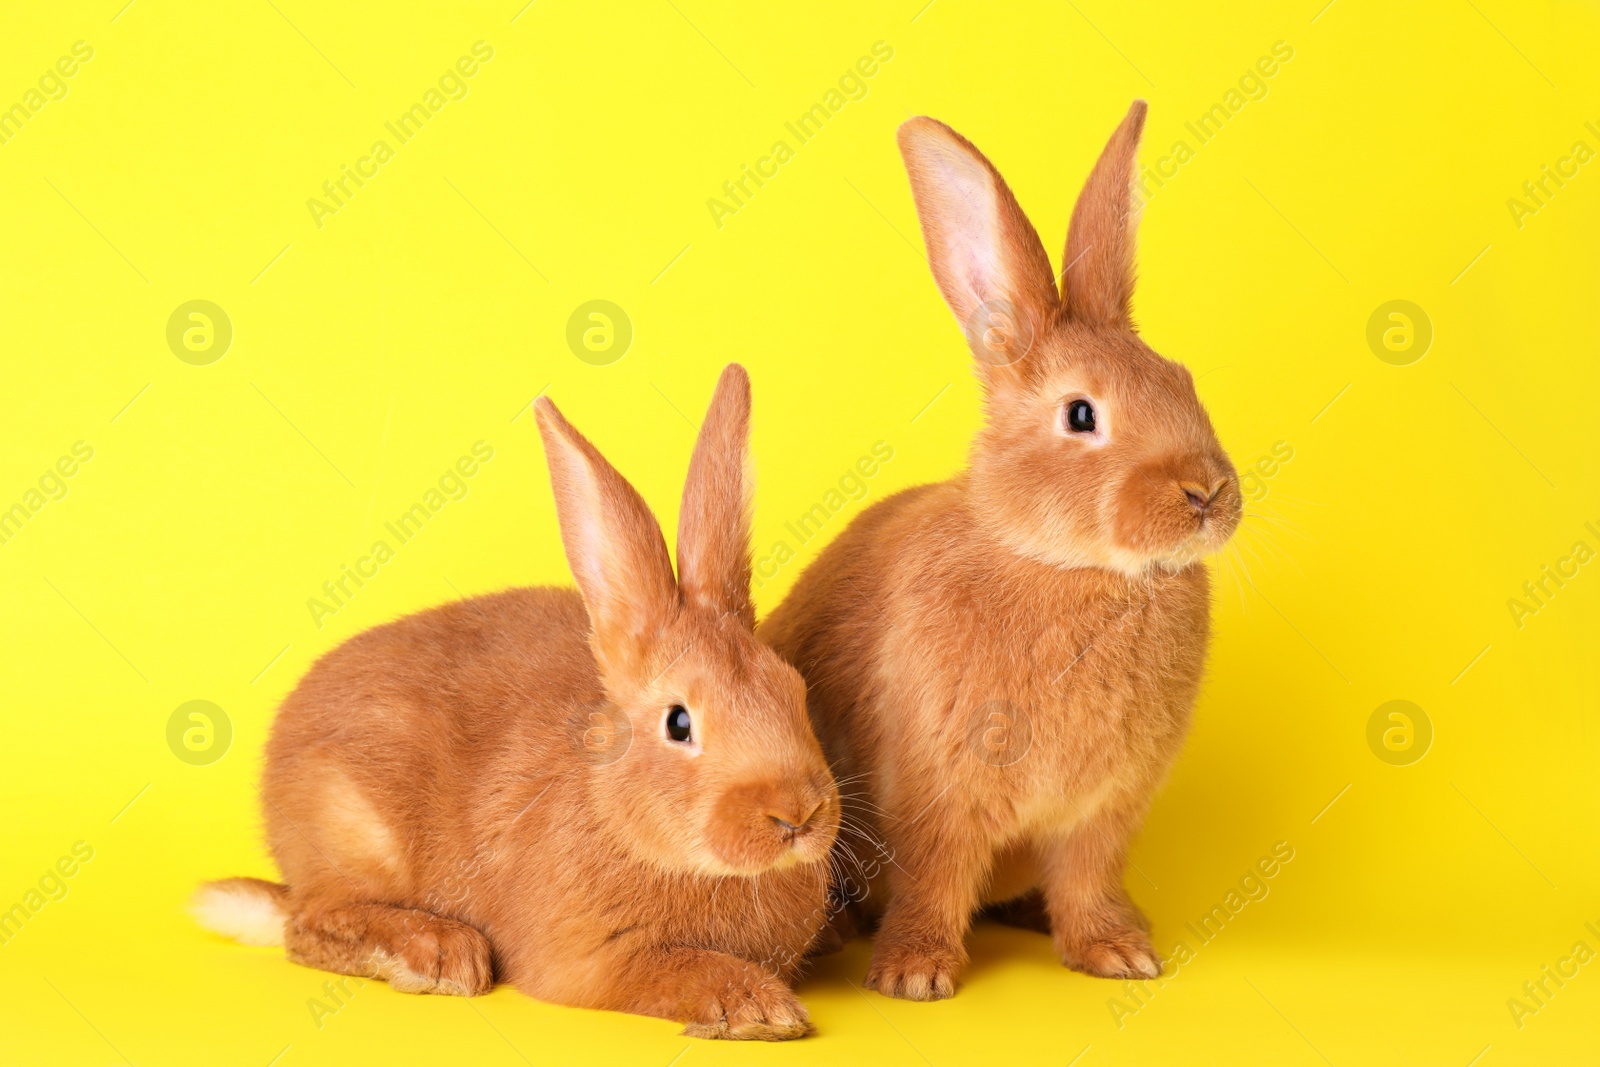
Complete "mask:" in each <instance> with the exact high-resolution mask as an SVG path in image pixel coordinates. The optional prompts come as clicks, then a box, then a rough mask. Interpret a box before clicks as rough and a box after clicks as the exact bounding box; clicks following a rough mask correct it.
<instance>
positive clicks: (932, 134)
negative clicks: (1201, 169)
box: [760, 101, 1241, 1000]
mask: <svg viewBox="0 0 1600 1067" xmlns="http://www.w3.org/2000/svg"><path fill="white" fill-rule="evenodd" d="M1144 112H1145V107H1144V103H1143V102H1142V101H1140V102H1136V103H1135V104H1134V106H1133V108H1132V109H1131V110H1130V111H1129V112H1128V115H1127V118H1126V119H1125V120H1124V121H1123V123H1122V124H1121V126H1120V127H1119V128H1118V129H1117V131H1116V133H1115V134H1114V135H1113V136H1112V138H1111V140H1110V143H1109V144H1107V146H1106V148H1105V151H1104V153H1103V154H1102V155H1101V157H1100V160H1099V162H1098V164H1097V165H1096V166H1095V168H1094V171H1093V173H1092V174H1091V175H1090V177H1089V179H1088V182H1087V183H1086V185H1085V187H1084V189H1083V192H1082V194H1081V196H1080V197H1079V200H1078V204H1077V208H1076V210H1075V211H1074V212H1073V216H1072V224H1071V227H1070V232H1069V236H1068V240H1067V258H1066V259H1065V261H1064V279H1063V284H1062V289H1061V292H1060V295H1059V296H1058V295H1057V291H1056V288H1055V285H1054V281H1053V277H1052V275H1051V272H1050V265H1049V257H1048V256H1047V255H1046V254H1045V251H1044V248H1043V247H1042V245H1040V243H1039V238H1038V235H1037V234H1036V233H1035V232H1034V230H1033V227H1032V226H1031V225H1030V224H1029V222H1028V220H1027V218H1026V217H1025V216H1024V215H1023V213H1022V211H1021V209H1020V208H1019V207H1018V206H1017V203H1016V200H1015V199H1014V198H1013V196H1012V195H1011V192H1010V190H1009V189H1008V188H1007V187H1006V184H1005V182H1004V181H1003V180H1002V179H1001V177H1000V175H999V173H998V172H997V171H996V170H995V169H994V167H993V166H991V165H990V163H989V162H988V160H986V159H985V158H984V157H983V156H982V155H981V154H980V153H979V152H978V150H977V149H976V148H974V147H973V146H972V145H971V144H970V143H969V142H968V141H966V140H965V139H964V138H962V137H961V136H960V135H959V134H957V133H956V132H955V131H953V130H951V129H949V128H948V127H946V126H944V125H942V124H940V123H938V122H935V121H933V120H932V119H927V118H916V119H912V120H910V121H909V122H907V123H906V124H905V125H903V126H902V127H901V128H900V135H899V140H900V148H901V151H902V153H903V155H904V156H905V161H906V168H907V171H908V173H909V175H910V179H911V187H912V192H913V195H914V197H915V200H916V204H917V211H918V214H919V216H920V218H921V221H922V227H923V233H924V236H925V238H926V241H927V246H928V258H929V263H930V266H931V267H932V269H933V274H934V277H935V280H936V281H937V282H938V284H939V288H940V291H941V292H942V293H943V295H944V297H945V301H946V303H948V304H949V306H950V309H951V311H952V312H953V313H954V314H955V316H956V319H957V321H958V322H960V323H961V324H962V325H963V327H965V328H966V330H967V334H968V340H969V344H971V346H972V348H973V353H974V356H975V357H976V366H977V370H978V373H979V377H980V379H981V381H982V383H983V386H984V392H985V407H986V412H985V415H986V417H985V421H984V425H983V427H982V429H981V430H980V431H979V433H978V435H977V438H976V440H975V441H974V443H973V446H972V451H971V457H970V462H969V466H968V469H967V470H966V471H964V472H963V473H961V474H959V475H957V476H956V477H955V478H953V479H951V480H950V481H948V482H943V483H940V484H936V485H925V486H920V487H917V488H914V489H909V490H906V491H904V492H902V493H899V494H897V495H895V496H893V497H890V498H889V499H887V500H884V501H882V502H881V503H879V504H877V505H875V506H874V507H872V508H869V509H868V510H867V511H865V512H863V513H862V515H861V516H860V517H859V518H857V519H856V521H855V522H854V523H852V524H851V526H850V527H849V528H848V529H847V530H845V532H844V533H843V534H841V535H840V536H839V537H838V539H836V540H835V541H834V542H833V543H832V544H830V545H829V546H828V547H827V548H826V549H825V550H824V551H823V553H822V554H821V555H820V556H819V557H818V558H817V560H816V561H815V562H814V563H813V564H812V565H811V566H810V567H809V568H808V569H807V570H806V572H805V573H804V574H803V575H802V576H801V577H800V579H799V581H798V582H797V583H796V585H795V587H794V589H793V591H792V592H791V593H790V594H789V596H788V598H787V599H786V600H785V601H784V603H783V604H782V605H781V606H780V607H779V608H778V610H777V611H776V612H775V613H774V614H773V615H772V616H771V617H770V618H769V619H768V620H766V622H765V623H764V624H763V626H762V629H761V631H760V633H761V636H762V637H763V638H765V639H766V640H768V641H770V642H771V643H772V645H773V647H774V648H776V649H777V650H778V651H779V652H781V653H782V654H783V655H784V656H785V657H786V658H788V659H789V661H790V662H791V663H793V664H795V665H796V666H797V667H798V668H799V669H800V671H801V673H802V674H803V675H804V676H805V678H806V681H807V685H808V702H809V706H810V711H811V716H812V720H813V722H814V723H815V725H816V727H817V731H818V735H819V737H820V738H821V740H822V743H823V747H824V749H825V750H826V751H827V753H828V756H829V759H830V762H831V764H832V766H833V770H834V773H835V775H837V776H838V779H839V781H840V783H841V784H842V785H843V786H844V787H845V792H844V797H845V801H844V815H843V821H842V831H841V836H840V838H839V843H838V844H837V845H836V849H837V850H838V851H839V852H840V853H841V857H842V859H843V860H844V861H845V862H843V863H841V865H840V866H841V868H842V869H849V870H856V869H859V867H851V866H850V865H851V864H855V863H856V862H857V861H858V860H859V859H860V857H861V855H862V853H863V852H865V853H866V854H868V855H872V856H880V857H882V858H881V861H879V862H876V863H874V864H873V866H874V867H875V868H876V870H875V871H873V872H870V874H871V876H870V877H867V878H866V879H865V881H867V882H868V883H869V888H868V891H867V894H866V897H865V899H864V900H862V901H860V902H859V906H858V908H857V909H856V910H858V911H860V912H863V913H864V914H865V917H868V918H870V917H872V916H873V915H876V914H881V916H882V922H881V926H880V927H879V930H878V937H877V944H876V946H875V949H874V952H873V957H872V964H871V969H870V970H869V972H868V975H867V981H868V984H870V985H873V986H875V987H876V988H877V989H878V990H879V991H880V992H882V993H885V994H888V995H891V996H900V997H908V998H912V999H919V1000H931V999H937V998H940V997H946V996H950V995H952V994H953V993H954V991H955V982H956V978H957V975H958V973H959V972H960V970H961V968H962V966H963V965H964V964H965V962H966V951H965V947H964V939H965V935H966V932H967V928H968V925H969V923H970V921H971V918H972V915H973V914H974V912H975V911H976V910H977V909H979V908H981V907H983V906H985V905H988V906H991V907H998V911H999V914H1000V915H1001V916H1002V917H1004V918H1009V919H1011V920H1013V921H1017V922H1020V923H1023V924H1025V925H1032V926H1035V927H1045V928H1047V929H1049V930H1050V931H1051V933H1052V935H1053V937H1054V941H1055V945H1056V948H1057V949H1058V950H1059V952H1060V954H1061V957H1062V959H1063V961H1064V962H1065V963H1066V964H1067V965H1068V966H1071V967H1074V968H1076V969H1078V970H1082V971H1086V972H1088V973H1090V974H1096V975H1105V976H1108V977H1110V976H1118V977H1121V976H1127V977H1135V976H1154V975H1155V974H1157V973H1159V971H1160V961H1159V958H1158V957H1157V956H1156V954H1155V952H1154V950H1153V949H1152V947H1151V944H1150V940H1149V937H1148V935H1147V934H1146V932H1145V926H1144V921H1143V917H1142V916H1141V915H1140V913H1139V911H1138V909H1137V907H1135V905H1134V904H1133V902H1132V900H1131V899H1130V898H1129V897H1128V894H1127V893H1126V892H1125V890H1124V889H1123V885H1122V869H1123V864H1124V862H1125V849H1126V847H1127V843H1128V841H1129V840H1130V838H1131V836H1132V835H1133V834H1134V833H1135V832H1136V830H1137V828H1138V826H1139V824H1140V822H1141V821H1142V819H1143V816H1144V814H1145V811H1146V809H1147V808H1148V806H1149V804H1150V800H1151V797H1152V795H1153V794H1154V792H1155V790H1156V789H1157V788H1158V786H1159V785H1160V783H1161V781H1162V780H1163V779H1164V777H1165V775H1166V773H1167V771H1168V769H1169V768H1170V766H1171V764H1172V762H1173V760H1174V759H1175V758H1176V756H1177V753H1178V751H1179V748H1180V747H1181V745H1182V742H1183V738H1184V735H1185V733H1186V731H1187V728H1188V723H1189V717H1190V713H1191V710H1192V708H1193V705H1194V700H1195V696H1196V693H1197V690H1198V687H1199V684H1200V676H1201V671H1202V668H1203V665H1204V660H1205V651H1206V645H1207V641H1208V631H1209V612H1210V592H1209V584H1208V578H1207V573H1206V571H1205V568H1204V565H1203V563H1202V562H1201V559H1202V557H1203V556H1204V555H1205V554H1206V553H1207V552H1210V551H1213V550H1215V549H1217V548H1219V547H1221V545H1222V544H1223V543H1224V542H1226V540H1227V539H1228V537H1229V536H1231V534H1232V532H1233V530H1234V528H1235V527H1236V526H1237V524H1238V519H1239V513H1240V507H1241V497H1240V493H1239V486H1238V478H1237V475H1236V473H1235V471H1234V469H1233V465H1232V464H1231V463H1230V462H1229V460H1228V457H1227V455H1226V454H1225V453H1224V452H1223V450H1222V447H1221V445H1220V444H1219V443H1218V442H1217V439H1216V435H1215V433H1214V431H1213V429H1212V427H1211V423H1210V420H1209V419H1208V417H1207V415H1206V413H1205V410H1204V408H1203V407H1202V406H1201V404H1200V402H1199V400H1198V399H1197V397H1196V396H1195V392H1194V384H1193V380H1192V378H1191V377H1190V375H1189V372H1188V371H1187V370H1185V369H1184V368H1183V367H1181V366H1179V365H1178V364H1176V363H1172V362H1169V361H1167V360H1165V359H1163V358H1162V357H1160V356H1159V355H1157V354H1156V353H1155V352H1153V351H1152V350H1151V349H1150V348H1149V347H1148V346H1147V345H1146V344H1145V343H1144V341H1143V340H1142V339H1141V338H1140V337H1139V335H1138V333H1137V332H1136V331H1135V329H1134V326H1133V323H1132V321H1131V319H1130V318H1129V306H1130V301H1131V295H1132V289H1133V244H1134V220H1133V218H1132V203H1131V197H1130V186H1131V181H1132V178H1133V174H1134V161H1135V154H1136V151H1137V147H1138V142H1139V134H1140V131H1141V129H1142V127H1143V123H1144ZM996 308H998V309H999V311H998V316H997V315H996V314H993V313H992V312H993V311H994V309H996ZM1074 399H1083V400H1087V401H1092V404H1093V406H1094V409H1095V412H1096V415H1097V420H1096V427H1095V429H1094V431H1093V432H1081V433H1074V432H1072V431H1071V430H1070V429H1069V424H1068V422H1067V420H1066V418H1065V411H1066V408H1067V406H1068V405H1069V404H1070V403H1071V402H1072V401H1073V400H1074ZM835 893H836V895H847V896H853V895H854V894H853V893H851V894H839V891H838V890H837V889H836V890H835ZM842 925H843V926H844V928H845V930H846V931H848V929H849V927H850V925H851V923H850V922H846V923H843V924H842Z"/></svg>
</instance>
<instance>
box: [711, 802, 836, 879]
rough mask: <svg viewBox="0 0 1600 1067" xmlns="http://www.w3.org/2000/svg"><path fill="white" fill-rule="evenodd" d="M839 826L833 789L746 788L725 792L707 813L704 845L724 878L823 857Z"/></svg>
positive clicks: (756, 872) (793, 864)
mask: <svg viewBox="0 0 1600 1067" xmlns="http://www.w3.org/2000/svg"><path fill="white" fill-rule="evenodd" d="M838 827H839V801H838V794H837V792H836V791H835V790H834V789H833V788H832V787H831V783H830V786H829V788H828V789H827V790H826V791H824V790H822V789H820V788H817V786H816V785H815V784H811V783H808V784H806V785H802V786H799V787H789V788H784V787H781V786H774V785H770V784H766V783H763V784H760V785H750V786H744V787H739V788H735V789H731V790H729V791H728V792H727V793H725V794H723V796H722V798H721V800H720V801H719V802H718V804H717V806H716V808H715V810H714V811H713V812H712V815H711V826H709V827H708V833H707V835H706V836H707V844H709V845H710V851H711V852H712V853H713V854H714V855H715V857H716V859H717V861H719V863H720V865H722V866H724V867H725V870H723V871H721V872H718V873H723V874H744V875H751V874H761V873H763V872H766V871H773V870H783V869H785V868H789V867H796V866H800V865H802V864H809V863H818V862H821V861H822V860H824V859H826V858H827V856H828V852H829V850H830V849H831V848H832V847H833V839H834V836H835V835H836V834H837V833H838Z"/></svg>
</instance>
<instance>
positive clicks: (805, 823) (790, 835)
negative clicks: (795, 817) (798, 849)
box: [767, 800, 822, 841]
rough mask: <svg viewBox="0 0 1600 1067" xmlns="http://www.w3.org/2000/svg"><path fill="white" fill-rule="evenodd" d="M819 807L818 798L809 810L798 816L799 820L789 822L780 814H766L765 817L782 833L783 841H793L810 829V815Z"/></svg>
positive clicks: (820, 807) (820, 804)
mask: <svg viewBox="0 0 1600 1067" xmlns="http://www.w3.org/2000/svg"><path fill="white" fill-rule="evenodd" d="M821 809H822V802H821V801H820V800H819V801H817V802H816V803H815V804H813V805H812V806H811V810H810V811H808V812H806V813H805V814H804V815H802V816H800V821H799V822H791V821H790V820H789V819H786V818H784V816H782V815H768V816H767V818H769V819H771V820H772V823H773V825H774V826H776V827H777V828H778V832H779V833H781V834H782V835H783V839H784V840H785V841H793V840H794V839H795V838H797V837H799V836H800V835H801V834H803V833H805V832H806V831H807V830H809V829H811V817H812V816H814V815H815V814H816V813H817V812H818V811H820V810H821Z"/></svg>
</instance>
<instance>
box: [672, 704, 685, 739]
mask: <svg viewBox="0 0 1600 1067" xmlns="http://www.w3.org/2000/svg"><path fill="white" fill-rule="evenodd" d="M667 736H668V737H670V738H672V739H673V740H674V741H687V740H689V709H688V708H686V707H684V706H683V705H682V704H674V705H672V707H670V708H668V709H667Z"/></svg>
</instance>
